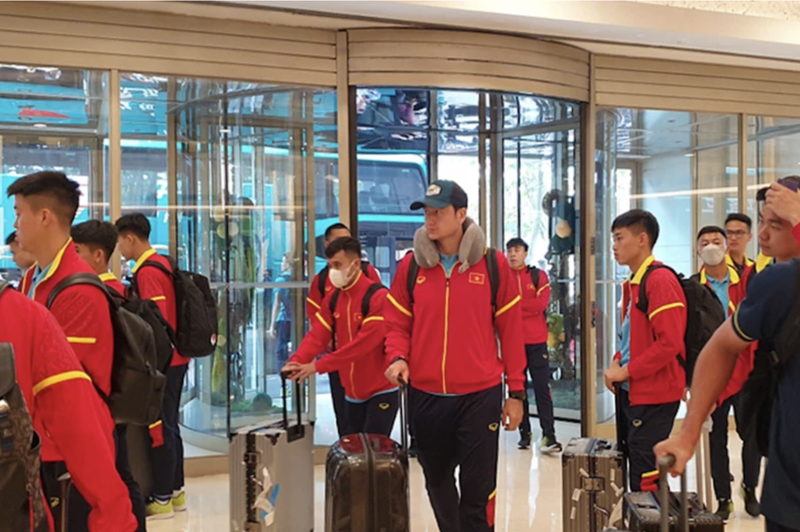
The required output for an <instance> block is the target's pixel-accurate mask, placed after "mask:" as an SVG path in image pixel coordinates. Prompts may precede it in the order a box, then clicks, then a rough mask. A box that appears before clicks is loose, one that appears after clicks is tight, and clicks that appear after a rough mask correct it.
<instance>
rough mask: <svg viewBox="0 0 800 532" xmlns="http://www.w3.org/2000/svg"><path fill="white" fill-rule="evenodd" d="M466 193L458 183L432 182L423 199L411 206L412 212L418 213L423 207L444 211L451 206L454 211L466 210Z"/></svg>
mask: <svg viewBox="0 0 800 532" xmlns="http://www.w3.org/2000/svg"><path fill="white" fill-rule="evenodd" d="M467 203H468V202H467V193H466V192H464V189H463V188H461V187H460V186H459V185H458V183H456V182H454V181H448V180H446V179H441V180H439V181H434V182H433V183H431V186H429V187H428V190H427V191H426V192H425V198H423V199H421V200H420V201H415V202H414V203H412V204H411V210H412V211H418V210H420V209H424V208H425V207H431V208H434V209H444V208H445V207H449V206H450V205H452V206H453V207H455V209H456V210H458V209H466V208H467Z"/></svg>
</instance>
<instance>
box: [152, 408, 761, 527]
mask: <svg viewBox="0 0 800 532" xmlns="http://www.w3.org/2000/svg"><path fill="white" fill-rule="evenodd" d="M558 430H559V437H560V439H562V440H563V441H566V440H568V439H569V438H570V437H573V436H576V435H577V434H576V432H577V431H578V426H577V425H575V424H559V427H558ZM516 441H517V435H516V434H504V435H503V438H502V440H501V453H500V466H499V471H500V473H499V476H498V504H497V527H496V529H497V532H518V531H523V530H534V531H536V532H561V460H560V458H559V457H551V456H541V455H540V454H539V452H538V451H536V450H534V451H526V452H522V451H519V450H517V448H516ZM740 449H741V442H740V441H739V440H738V439H737V437H736V435H735V433H733V432H732V433H731V462H732V465H731V467H732V470H733V473H734V475H735V476H736V479H737V480H736V482H737V483H738V482H740V478H741V463H740V458H739V457H740ZM693 467H694V466H693V465H690V475H689V481H688V482H689V487H690V489H691V488H692V486H693V485H694V479H693V478H692V477H693V475H691V471H693ZM324 475H325V471H324V466H317V468H316V472H315V477H316V489H315V493H314V496H315V500H314V511H315V516H316V528H315V530H317V531H322V530H324V522H323V519H324V516H323V513H324V507H325V502H324V501H325V500H324ZM410 475H411V498H412V501H411V504H412V530H413V532H436V530H437V528H436V524H435V521H434V518H433V513H432V512H431V509H430V505H429V504H428V500H427V495H426V494H425V489H424V481H423V476H422V471H421V470H420V468H419V465H418V464H417V462H416V461H412V465H411V471H410ZM735 485H738V484H735ZM186 489H187V493H188V496H189V511H188V512H187V513H184V514H181V515H178V516H176V517H175V519H173V520H171V521H162V522H156V523H150V524H148V530H150V531H151V532H179V531H192V532H196V531H213V532H225V531H227V530H229V526H230V525H229V524H228V477H227V476H226V475H219V476H212V477H203V478H195V479H190V480H189V482H188V485H187V488H186ZM735 504H736V513H735V515H734V518H733V519H731V521H730V522H729V523H728V526H727V527H726V530H727V532H762V531H763V530H764V525H763V522H762V520H761V519H751V518H749V517H748V516H747V515H746V514H745V513H744V511H743V509H742V504H741V500H740V499H737V500H736V501H735ZM280 532H284V531H280ZM285 532H291V531H285Z"/></svg>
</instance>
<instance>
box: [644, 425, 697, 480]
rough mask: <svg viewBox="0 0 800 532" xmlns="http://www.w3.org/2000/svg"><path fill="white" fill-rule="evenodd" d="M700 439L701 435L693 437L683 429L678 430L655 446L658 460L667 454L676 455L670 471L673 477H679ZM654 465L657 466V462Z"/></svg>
mask: <svg viewBox="0 0 800 532" xmlns="http://www.w3.org/2000/svg"><path fill="white" fill-rule="evenodd" d="M699 439H700V438H699V436H698V437H693V436H691V435H689V434H688V433H686V432H685V431H683V430H680V431H678V433H677V434H676V435H675V436H672V437H671V438H669V439H668V440H664V441H662V442H661V443H659V444H658V445H656V446H655V448H654V451H655V453H656V462H658V460H660V459H661V458H663V457H665V456H667V455H670V454H671V455H673V456H674V457H675V465H673V466H672V469H670V470H669V471H670V473H672V476H673V477H677V476H678V475H680V474H681V473H683V471H684V470H685V469H686V463H687V462H688V461H689V460H690V459H691V458H692V455H694V450H695V448H696V447H697V440H699ZM653 465H654V466H655V464H653Z"/></svg>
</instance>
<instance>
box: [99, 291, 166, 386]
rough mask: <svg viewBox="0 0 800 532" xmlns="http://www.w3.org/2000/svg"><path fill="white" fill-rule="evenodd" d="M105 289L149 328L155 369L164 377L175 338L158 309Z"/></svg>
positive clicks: (141, 300) (154, 304)
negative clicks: (154, 346)
mask: <svg viewBox="0 0 800 532" xmlns="http://www.w3.org/2000/svg"><path fill="white" fill-rule="evenodd" d="M106 289H107V290H108V292H109V293H110V294H111V295H112V296H113V297H114V299H116V300H117V302H118V303H119V305H120V307H122V308H124V309H125V310H127V311H128V312H131V313H133V314H136V315H137V316H139V317H140V318H142V319H143V320H144V321H145V322H147V324H148V325H149V326H150V329H151V330H152V331H153V340H154V341H155V344H156V369H157V370H158V371H160V372H161V373H163V374H165V375H166V374H167V370H169V367H170V364H171V363H172V355H173V353H174V352H175V337H174V336H173V335H172V329H171V328H170V326H169V324H168V323H167V320H165V319H164V316H163V315H162V314H161V309H160V308H158V305H157V304H156V303H155V301H150V300H145V299H139V298H137V297H130V298H126V297H125V296H124V295H123V294H120V293H119V292H117V291H116V290H114V289H113V288H111V287H110V286H108V285H106Z"/></svg>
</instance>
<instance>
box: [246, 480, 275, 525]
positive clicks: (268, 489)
mask: <svg viewBox="0 0 800 532" xmlns="http://www.w3.org/2000/svg"><path fill="white" fill-rule="evenodd" d="M261 472H262V474H263V476H264V480H263V481H262V482H261V488H262V490H261V493H259V494H258V497H256V502H255V503H253V508H255V509H257V510H261V520H262V521H263V522H264V526H270V525H272V524H274V523H275V501H277V500H278V493H279V492H280V488H281V486H280V484H275V485H274V486H273V484H272V477H270V475H269V470H268V469H267V468H266V467H265V468H264V469H262V470H261Z"/></svg>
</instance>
